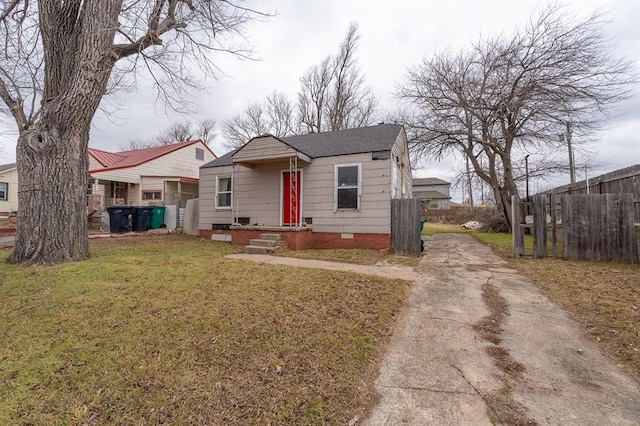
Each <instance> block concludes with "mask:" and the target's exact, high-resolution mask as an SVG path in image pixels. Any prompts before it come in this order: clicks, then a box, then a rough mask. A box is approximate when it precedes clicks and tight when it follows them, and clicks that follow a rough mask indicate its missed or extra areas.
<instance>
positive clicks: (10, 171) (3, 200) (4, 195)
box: [0, 163, 18, 216]
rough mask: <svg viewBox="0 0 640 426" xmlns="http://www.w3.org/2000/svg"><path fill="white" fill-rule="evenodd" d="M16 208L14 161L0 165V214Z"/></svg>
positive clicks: (16, 179) (16, 173) (5, 213)
mask: <svg viewBox="0 0 640 426" xmlns="http://www.w3.org/2000/svg"><path fill="white" fill-rule="evenodd" d="M16 210H18V169H17V167H16V163H11V164H3V165H0V215H3V216H6V215H7V214H9V213H10V212H13V211H16Z"/></svg>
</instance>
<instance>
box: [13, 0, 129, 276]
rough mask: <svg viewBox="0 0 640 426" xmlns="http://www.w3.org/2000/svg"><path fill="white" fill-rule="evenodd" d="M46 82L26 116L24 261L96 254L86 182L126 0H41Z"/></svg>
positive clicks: (20, 243)
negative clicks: (35, 110) (34, 111)
mask: <svg viewBox="0 0 640 426" xmlns="http://www.w3.org/2000/svg"><path fill="white" fill-rule="evenodd" d="M38 4H39V19H40V28H41V35H42V44H43V48H44V58H45V61H44V65H45V73H44V86H43V96H42V101H41V104H42V105H41V107H40V113H39V116H38V118H37V120H34V121H32V122H28V123H20V122H18V125H19V137H18V144H17V148H16V163H17V168H18V182H19V183H18V203H19V206H20V207H19V209H18V217H17V219H18V220H17V233H16V244H15V247H14V251H13V253H12V254H11V256H10V257H9V259H8V261H9V262H12V263H20V264H23V265H31V264H44V265H49V264H54V263H59V262H63V261H76V260H84V259H86V258H87V257H88V256H89V247H88V245H89V244H88V239H87V208H86V205H87V204H86V188H87V172H88V167H89V159H88V156H87V146H88V144H89V130H90V126H91V121H92V119H93V116H94V115H95V112H96V110H97V108H98V105H99V103H100V100H101V99H102V97H103V95H104V94H105V91H106V87H107V82H108V80H109V76H110V74H111V71H112V69H113V66H114V64H115V61H116V59H117V55H116V53H115V52H114V50H113V40H114V34H115V31H116V30H117V28H118V21H117V18H118V13H119V11H120V7H121V1H113V0H96V1H92V2H84V3H82V2H70V3H68V4H65V5H60V4H57V3H56V2H47V1H41V2H39V3H38Z"/></svg>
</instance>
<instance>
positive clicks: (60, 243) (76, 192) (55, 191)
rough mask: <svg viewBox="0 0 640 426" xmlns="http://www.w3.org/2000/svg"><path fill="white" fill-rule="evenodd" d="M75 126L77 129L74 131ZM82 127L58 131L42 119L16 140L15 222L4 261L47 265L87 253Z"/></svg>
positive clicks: (86, 138)
mask: <svg viewBox="0 0 640 426" xmlns="http://www.w3.org/2000/svg"><path fill="white" fill-rule="evenodd" d="M74 130H76V129H74ZM83 135H88V129H85V131H81V132H77V130H76V131H75V132H74V134H70V133H69V132H66V133H64V132H60V131H59V130H58V129H57V128H56V127H48V126H47V123H39V124H36V125H33V126H31V127H30V128H29V129H27V130H25V131H23V132H22V133H21V135H20V137H19V139H18V146H17V150H16V160H17V166H18V182H19V187H18V191H19V193H18V203H19V209H18V224H17V234H16V244H15V248H14V251H13V253H12V254H11V256H10V257H9V259H8V261H9V262H11V263H21V264H23V265H32V264H36V263H38V264H43V265H50V264H54V263H59V262H64V261H75V260H83V259H86V258H87V257H88V256H89V244H88V240H87V208H86V206H87V204H86V188H87V170H88V161H89V160H88V157H87V144H88V137H87V136H83Z"/></svg>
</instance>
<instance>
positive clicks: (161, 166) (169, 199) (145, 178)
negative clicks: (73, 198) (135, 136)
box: [87, 140, 216, 207]
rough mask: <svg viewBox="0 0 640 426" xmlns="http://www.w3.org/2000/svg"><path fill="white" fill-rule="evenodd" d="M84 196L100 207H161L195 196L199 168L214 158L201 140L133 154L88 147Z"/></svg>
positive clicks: (143, 150) (148, 149) (140, 150)
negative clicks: (97, 198) (96, 200)
mask: <svg viewBox="0 0 640 426" xmlns="http://www.w3.org/2000/svg"><path fill="white" fill-rule="evenodd" d="M88 152H89V188H88V190H87V192H88V193H91V194H100V195H101V196H102V203H101V205H102V206H104V207H107V206H110V205H114V204H128V205H163V204H172V205H175V204H176V202H178V204H179V205H180V206H181V207H184V205H185V204H186V201H187V200H188V199H190V198H197V196H198V179H199V168H200V166H202V165H203V164H206V163H208V162H210V161H212V160H214V159H215V158H216V155H215V154H214V153H213V152H212V151H211V149H210V148H209V147H208V146H207V145H206V144H205V143H204V142H202V141H201V140H195V141H186V142H180V143H175V144H172V145H164V146H158V147H153V148H145V149H137V150H133V151H122V152H107V151H102V150H99V149H95V148H89V149H88Z"/></svg>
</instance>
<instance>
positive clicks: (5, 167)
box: [0, 163, 16, 172]
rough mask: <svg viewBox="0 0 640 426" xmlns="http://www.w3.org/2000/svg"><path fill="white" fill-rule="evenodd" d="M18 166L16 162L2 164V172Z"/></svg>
mask: <svg viewBox="0 0 640 426" xmlns="http://www.w3.org/2000/svg"><path fill="white" fill-rule="evenodd" d="M15 167H16V163H10V164H0V172H4V171H5V170H11V169H14V168H15Z"/></svg>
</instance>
